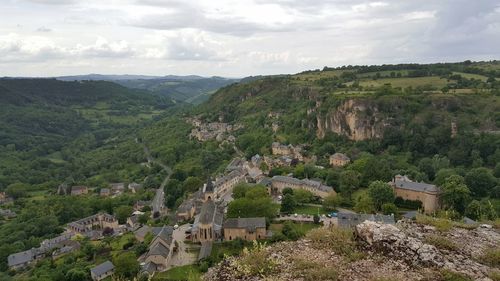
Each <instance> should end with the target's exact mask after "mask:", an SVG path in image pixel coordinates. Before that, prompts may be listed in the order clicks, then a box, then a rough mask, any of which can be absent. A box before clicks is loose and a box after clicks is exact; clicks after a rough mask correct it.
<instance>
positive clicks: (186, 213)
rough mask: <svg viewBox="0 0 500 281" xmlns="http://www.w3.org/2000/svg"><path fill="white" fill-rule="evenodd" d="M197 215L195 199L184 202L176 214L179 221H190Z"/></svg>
mask: <svg viewBox="0 0 500 281" xmlns="http://www.w3.org/2000/svg"><path fill="white" fill-rule="evenodd" d="M195 213H196V203H195V202H194V199H193V198H190V199H187V200H184V202H182V204H181V205H180V206H179V208H177V213H176V214H175V215H176V217H177V220H180V221H188V220H190V219H192V218H193V217H194V214H195Z"/></svg>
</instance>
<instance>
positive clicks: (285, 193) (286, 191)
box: [281, 187, 293, 196]
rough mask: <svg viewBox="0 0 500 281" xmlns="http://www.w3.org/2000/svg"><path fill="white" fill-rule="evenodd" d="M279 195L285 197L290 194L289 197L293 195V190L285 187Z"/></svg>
mask: <svg viewBox="0 0 500 281" xmlns="http://www.w3.org/2000/svg"><path fill="white" fill-rule="evenodd" d="M281 194H282V195H283V196H285V195H287V194H290V195H293V189H291V188H290V187H285V188H283V190H282V191H281Z"/></svg>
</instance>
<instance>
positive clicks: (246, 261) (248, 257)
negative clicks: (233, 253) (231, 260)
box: [236, 241, 276, 277]
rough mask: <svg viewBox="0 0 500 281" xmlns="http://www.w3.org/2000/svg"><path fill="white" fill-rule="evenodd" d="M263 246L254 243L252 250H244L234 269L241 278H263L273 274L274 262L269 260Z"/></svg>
mask: <svg viewBox="0 0 500 281" xmlns="http://www.w3.org/2000/svg"><path fill="white" fill-rule="evenodd" d="M268 255H269V254H268V252H267V251H266V248H265V244H262V243H259V242H257V241H254V243H253V247H252V248H250V249H249V248H244V249H243V253H242V254H241V258H240V259H239V260H238V261H236V268H237V271H238V273H239V274H241V275H243V276H260V277H264V276H266V275H269V274H270V273H272V272H274V270H275V268H276V262H275V261H273V260H272V259H270V258H269V256H268Z"/></svg>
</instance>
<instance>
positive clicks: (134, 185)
mask: <svg viewBox="0 0 500 281" xmlns="http://www.w3.org/2000/svg"><path fill="white" fill-rule="evenodd" d="M128 189H129V190H130V191H131V192H132V193H136V192H138V191H139V190H140V189H142V185H141V184H138V183H135V182H133V183H129V184H128Z"/></svg>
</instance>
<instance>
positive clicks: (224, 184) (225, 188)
mask: <svg viewBox="0 0 500 281" xmlns="http://www.w3.org/2000/svg"><path fill="white" fill-rule="evenodd" d="M244 180H245V173H244V172H242V171H241V170H239V169H238V170H233V171H231V172H230V173H229V174H227V175H225V176H223V177H222V178H219V179H217V180H216V181H215V194H216V196H222V195H224V194H226V193H227V192H229V191H232V189H233V187H235V186H236V185H237V184H238V183H241V182H243V181H244Z"/></svg>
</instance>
